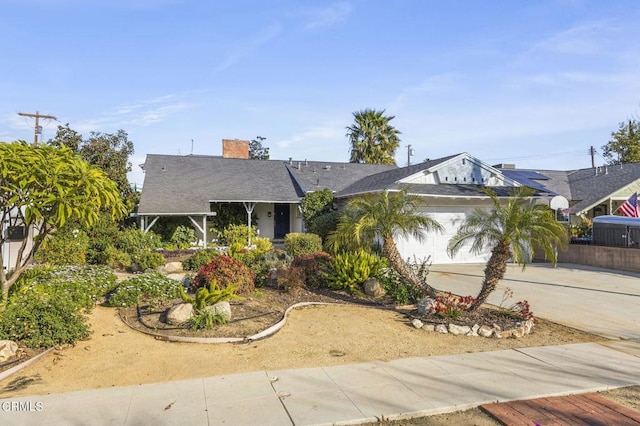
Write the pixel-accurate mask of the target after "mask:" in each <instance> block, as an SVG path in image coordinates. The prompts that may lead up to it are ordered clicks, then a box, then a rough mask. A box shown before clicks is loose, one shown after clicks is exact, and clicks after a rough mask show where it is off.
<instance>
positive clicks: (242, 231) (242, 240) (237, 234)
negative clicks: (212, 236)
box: [221, 224, 259, 247]
mask: <svg viewBox="0 0 640 426" xmlns="http://www.w3.org/2000/svg"><path fill="white" fill-rule="evenodd" d="M249 234H251V241H254V240H255V239H256V238H258V237H259V235H258V230H257V228H256V227H255V226H252V227H251V230H249V227H248V226H247V225H233V224H232V225H228V226H227V227H226V228H224V231H222V239H221V242H222V244H224V245H227V246H231V245H233V244H240V245H241V246H242V247H244V246H246V245H247V243H248V241H249Z"/></svg>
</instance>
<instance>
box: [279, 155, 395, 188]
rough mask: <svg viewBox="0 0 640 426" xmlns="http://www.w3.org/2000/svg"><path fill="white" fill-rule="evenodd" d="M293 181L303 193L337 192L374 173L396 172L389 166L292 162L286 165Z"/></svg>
mask: <svg viewBox="0 0 640 426" xmlns="http://www.w3.org/2000/svg"><path fill="white" fill-rule="evenodd" d="M286 166H287V168H288V169H289V171H290V173H291V174H292V176H293V177H294V179H295V180H296V181H297V182H298V183H299V184H300V186H301V187H302V189H303V190H304V191H305V192H313V191H319V190H322V189H325V188H329V189H330V190H331V191H333V192H339V191H342V190H343V189H345V188H346V187H347V186H349V185H351V184H353V183H354V182H357V181H359V180H361V179H363V178H366V177H367V176H371V175H373V174H376V173H380V172H385V171H390V170H397V169H398V166H396V165H393V164H392V165H389V164H357V163H331V162H322V161H292V162H291V164H289V163H287V164H286Z"/></svg>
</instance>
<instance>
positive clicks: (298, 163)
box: [298, 161, 301, 170]
mask: <svg viewBox="0 0 640 426" xmlns="http://www.w3.org/2000/svg"><path fill="white" fill-rule="evenodd" d="M300 167H301V166H300V162H299V161H298V170H300Z"/></svg>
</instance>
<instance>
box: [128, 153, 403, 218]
mask: <svg viewBox="0 0 640 426" xmlns="http://www.w3.org/2000/svg"><path fill="white" fill-rule="evenodd" d="M298 164H299V165H300V166H299V168H298ZM327 166H329V167H327ZM396 168H397V166H395V165H378V164H353V163H332V162H317V161H308V162H306V163H305V162H304V161H301V162H297V161H295V162H292V164H289V162H285V161H282V160H243V159H229V158H222V157H219V156H204V155H188V156H176V155H155V154H149V155H147V159H146V161H145V165H144V170H145V178H144V185H143V189H142V195H141V198H140V204H139V206H138V214H141V215H153V214H159V215H171V214H175V215H182V214H206V213H208V212H209V211H210V207H209V203H210V202H211V201H230V202H242V201H254V202H261V201H262V202H276V203H278V202H279V203H296V202H298V201H300V199H301V198H302V197H303V196H304V194H305V193H306V192H310V191H316V190H319V189H323V188H329V189H331V190H332V191H334V192H335V191H339V190H341V189H343V188H344V187H346V186H348V185H350V184H352V183H353V182H355V181H357V180H359V179H362V178H363V177H366V176H369V175H371V174H373V173H378V172H380V171H385V170H391V169H396Z"/></svg>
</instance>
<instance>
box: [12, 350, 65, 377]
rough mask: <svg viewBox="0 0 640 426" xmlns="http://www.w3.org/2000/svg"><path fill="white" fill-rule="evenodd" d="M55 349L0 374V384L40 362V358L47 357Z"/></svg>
mask: <svg viewBox="0 0 640 426" xmlns="http://www.w3.org/2000/svg"><path fill="white" fill-rule="evenodd" d="M54 349H55V346H54V347H53V348H49V349H47V350H46V351H44V352H42V353H41V354H38V355H36V356H34V357H33V358H29V359H28V360H26V361H25V362H22V363H20V364H18V365H16V366H15V367H11V368H10V369H8V370H5V371H3V372H2V373H0V382H1V381H3V380H4V379H6V378H8V377H10V376H12V375H13V374H15V373H17V372H18V371H20V370H22V369H23V368H25V367H28V366H29V365H31V364H32V363H34V362H36V361H37V360H39V359H40V358H42V357H43V356H45V355H46V354H48V353H49V352H51V351H52V350H54Z"/></svg>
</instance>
